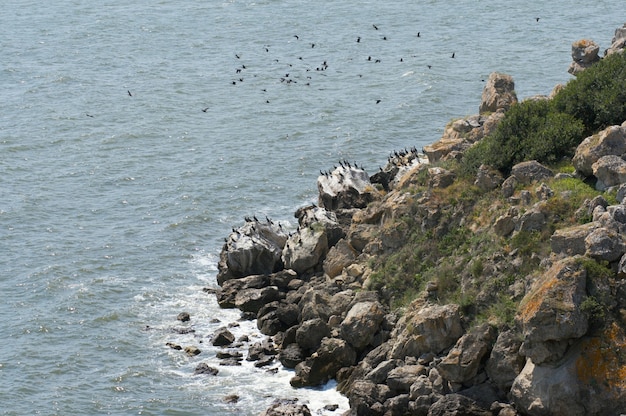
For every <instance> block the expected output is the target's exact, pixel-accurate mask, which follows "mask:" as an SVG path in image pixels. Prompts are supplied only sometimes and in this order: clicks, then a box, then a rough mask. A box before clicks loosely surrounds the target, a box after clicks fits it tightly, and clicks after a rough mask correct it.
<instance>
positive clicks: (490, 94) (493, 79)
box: [478, 72, 517, 114]
mask: <svg viewBox="0 0 626 416" xmlns="http://www.w3.org/2000/svg"><path fill="white" fill-rule="evenodd" d="M516 102H517V95H516V94H515V82H513V78H512V77H511V76H510V75H506V74H500V73H497V72H492V73H491V74H490V75H489V79H488V80H487V83H486V84H485V87H484V88H483V93H482V98H481V103H480V107H479V108H478V112H479V113H480V114H483V113H487V112H496V111H498V110H501V109H502V110H505V111H506V110H508V109H509V108H510V107H511V105H513V104H515V103H516Z"/></svg>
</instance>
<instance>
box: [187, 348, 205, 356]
mask: <svg viewBox="0 0 626 416" xmlns="http://www.w3.org/2000/svg"><path fill="white" fill-rule="evenodd" d="M185 352H186V353H187V355H189V356H192V357H193V356H194V355H198V354H200V353H201V352H202V351H200V348H198V347H194V346H189V347H185Z"/></svg>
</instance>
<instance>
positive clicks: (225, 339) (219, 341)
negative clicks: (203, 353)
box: [211, 328, 235, 347]
mask: <svg viewBox="0 0 626 416" xmlns="http://www.w3.org/2000/svg"><path fill="white" fill-rule="evenodd" d="M234 341H235V336H234V335H233V333H232V332H230V331H229V330H228V329H227V328H220V329H218V330H217V331H215V333H214V334H213V338H212V339H211V344H213V345H215V346H216V347H224V346H226V345H230V344H232V343H233V342H234Z"/></svg>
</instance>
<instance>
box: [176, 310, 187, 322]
mask: <svg viewBox="0 0 626 416" xmlns="http://www.w3.org/2000/svg"><path fill="white" fill-rule="evenodd" d="M176 319H177V320H179V321H181V322H188V321H190V320H191V316H190V315H189V312H181V313H179V314H178V316H177V317H176Z"/></svg>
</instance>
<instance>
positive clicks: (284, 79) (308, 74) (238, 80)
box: [202, 24, 456, 112]
mask: <svg viewBox="0 0 626 416" xmlns="http://www.w3.org/2000/svg"><path fill="white" fill-rule="evenodd" d="M372 28H373V29H374V30H375V31H378V30H379V28H378V26H377V25H376V24H372ZM293 38H294V39H295V41H296V42H301V41H303V40H302V39H301V37H300V36H299V35H293ZM415 38H422V33H421V32H417V34H416V35H415ZM379 39H380V40H383V41H386V40H388V39H389V38H388V37H387V36H386V35H383V36H379ZM355 42H356V43H359V44H364V43H365V42H366V39H365V37H361V36H357V37H356V38H355ZM316 46H318V44H316V43H315V42H309V43H308V44H307V45H306V46H305V48H308V49H315V48H316ZM318 49H319V46H318ZM301 50H302V49H300V51H301ZM383 50H384V48H383ZM263 51H264V53H270V46H269V45H264V46H263ZM455 56H456V54H455V52H452V53H451V55H450V57H451V58H455ZM234 57H235V59H236V60H238V62H245V59H244V58H245V56H244V54H243V53H235V54H234ZM363 59H364V60H365V61H366V62H371V63H377V64H378V63H381V62H382V58H377V57H373V56H372V55H370V54H368V55H367V56H364V57H363ZM297 60H298V62H299V63H300V64H301V65H297V64H296V65H294V64H293V63H283V64H284V65H286V66H284V65H283V66H280V63H281V62H280V60H279V59H278V58H276V57H274V58H273V60H272V62H273V63H274V64H277V65H279V66H280V67H281V68H283V69H286V70H287V71H289V72H282V73H280V75H279V76H277V77H276V80H277V82H279V83H280V84H285V85H290V84H296V83H298V82H300V83H303V84H304V85H305V86H310V85H311V82H312V81H313V79H314V78H313V75H314V74H315V73H322V72H325V71H327V70H328V69H329V68H330V64H329V62H328V59H324V60H323V62H321V63H319V64H316V65H309V64H306V62H305V58H304V57H303V56H300V55H298V56H297ZM399 60H400V62H404V58H400V59H399ZM426 66H427V68H428V69H431V68H432V65H426ZM253 67H254V64H250V63H249V64H247V65H246V64H245V63H241V64H239V65H237V67H236V68H235V77H234V78H233V79H232V80H231V81H230V83H231V84H232V85H235V86H236V85H239V84H242V83H244V82H245V80H246V79H247V78H246V77H245V75H247V73H249V71H250V70H251V68H253ZM303 70H304V72H305V76H304V77H303V76H302V71H303ZM294 72H295V73H294ZM253 76H254V77H256V76H257V75H256V74H254V75H253ZM358 76H359V77H362V76H363V75H362V74H359V75H358ZM261 91H262V92H264V93H266V92H267V88H262V90H261ZM381 101H382V100H381V99H376V100H375V102H376V104H378V103H380V102H381ZM269 102H270V101H269V99H267V100H266V103H269ZM206 110H207V109H206V108H204V109H202V111H204V112H206Z"/></svg>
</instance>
